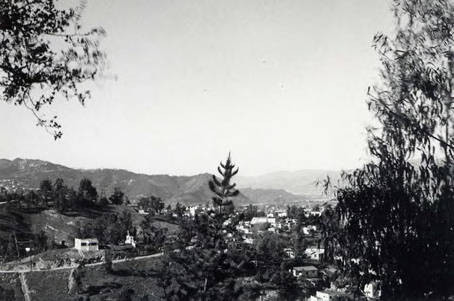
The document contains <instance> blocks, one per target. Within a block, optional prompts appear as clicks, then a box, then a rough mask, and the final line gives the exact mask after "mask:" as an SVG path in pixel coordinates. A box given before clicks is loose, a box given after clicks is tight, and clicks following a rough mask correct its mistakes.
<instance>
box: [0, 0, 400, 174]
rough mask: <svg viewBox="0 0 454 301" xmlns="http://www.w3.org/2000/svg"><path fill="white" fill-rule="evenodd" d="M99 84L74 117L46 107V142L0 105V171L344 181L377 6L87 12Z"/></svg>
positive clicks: (384, 17) (320, 2) (259, 4)
mask: <svg viewBox="0 0 454 301" xmlns="http://www.w3.org/2000/svg"><path fill="white" fill-rule="evenodd" d="M84 24H85V25H87V26H88V25H101V26H103V27H104V28H105V29H106V31H107V33H108V36H107V37H106V39H105V40H104V43H103V47H104V49H105V50H106V52H107V54H108V56H109V60H110V69H109V73H110V74H114V75H115V76H116V77H117V79H116V80H114V79H109V78H108V79H106V80H103V81H98V82H97V83H96V85H95V87H94V90H93V98H92V99H91V100H90V101H89V102H88V103H87V105H86V106H85V107H82V106H80V105H79V104H77V103H76V102H74V103H68V102H65V101H63V102H62V103H61V104H58V105H57V106H55V108H54V109H55V110H56V111H57V112H58V114H59V118H60V122H61V123H62V125H63V126H64V128H63V131H64V135H63V138H62V139H61V140H59V141H54V140H53V138H52V137H51V136H49V135H48V134H47V133H46V132H45V131H44V130H43V129H40V128H37V127H35V120H34V119H33V117H32V116H31V114H30V112H28V111H26V110H24V109H23V108H19V107H14V106H12V105H7V104H4V103H2V104H0V120H1V121H2V127H1V128H0V140H1V141H2V142H1V144H0V157H3V158H8V159H13V158H16V157H22V158H35V159H42V160H49V161H53V162H56V163H61V164H64V165H68V166H71V167H77V168H101V167H105V168H123V169H129V170H132V171H136V172H145V173H169V174H195V173H201V172H214V170H215V167H216V165H217V164H218V162H219V161H220V160H221V159H224V158H225V157H226V155H227V153H228V151H229V150H230V151H232V156H233V159H234V161H236V162H237V164H238V165H239V166H240V169H241V173H242V174H243V175H258V174H262V173H266V172H272V171H278V170H299V169H345V168H353V167H357V166H359V164H360V162H362V161H363V160H365V159H366V158H367V154H366V143H365V142H366V136H365V127H366V126H367V125H369V124H371V122H372V119H371V116H370V115H369V113H368V112H367V107H366V104H365V99H366V91H367V87H368V86H369V85H371V84H373V83H374V82H376V79H377V73H378V66H379V65H378V59H377V55H376V53H375V52H374V50H373V49H372V48H371V41H372V38H373V35H374V34H375V33H376V32H377V31H388V30H389V29H390V28H391V25H392V17H391V13H390V11H389V2H388V1H383V0H247V1H245V0H197V1H193V0H89V1H88V6H87V8H86V10H85V18H84Z"/></svg>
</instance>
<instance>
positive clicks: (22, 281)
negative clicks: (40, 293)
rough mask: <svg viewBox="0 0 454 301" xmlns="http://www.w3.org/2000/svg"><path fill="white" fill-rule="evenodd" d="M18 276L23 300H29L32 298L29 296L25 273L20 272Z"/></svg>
mask: <svg viewBox="0 0 454 301" xmlns="http://www.w3.org/2000/svg"><path fill="white" fill-rule="evenodd" d="M19 278H20V284H21V288H22V293H23V294H24V299H25V301H31V300H32V299H31V298H30V290H29V288H28V284H27V278H25V273H23V272H22V273H20V276H19Z"/></svg>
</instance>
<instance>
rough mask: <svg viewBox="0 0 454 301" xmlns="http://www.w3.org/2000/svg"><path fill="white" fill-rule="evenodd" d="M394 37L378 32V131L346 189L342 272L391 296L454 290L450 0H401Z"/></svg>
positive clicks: (374, 101) (453, 18)
mask: <svg viewBox="0 0 454 301" xmlns="http://www.w3.org/2000/svg"><path fill="white" fill-rule="evenodd" d="M392 8H393V12H394V16H395V20H396V31H395V33H394V34H393V36H391V37H390V36H387V35H385V34H377V35H376V36H375V38H374V46H375V48H376V49H377V51H378V53H379V56H380V60H381V63H382V68H381V72H380V75H381V81H380V83H379V84H377V85H376V86H374V87H372V88H371V89H370V90H369V95H370V98H369V101H368V104H369V109H370V111H371V112H372V113H373V114H374V115H375V117H376V119H377V120H378V123H379V126H378V127H377V128H375V129H372V128H371V129H369V130H368V131H369V140H368V142H369V151H370V154H371V155H372V157H373V159H372V161H371V162H370V163H368V164H366V165H365V166H364V167H363V168H361V169H358V170H356V171H354V172H352V173H349V174H344V176H343V180H344V186H343V187H342V188H340V189H338V190H337V199H338V201H339V203H338V206H337V210H338V213H339V214H340V224H341V226H342V230H341V235H339V236H338V237H337V238H336V239H337V241H336V243H338V244H339V246H340V248H338V249H337V254H336V255H339V256H341V257H342V258H343V267H344V270H345V271H346V272H348V274H349V276H350V277H352V279H356V280H357V282H356V284H357V285H358V288H359V289H360V288H362V286H363V285H364V284H365V283H367V282H369V281H372V280H379V281H380V282H381V285H382V292H383V298H384V299H393V300H394V299H415V298H418V299H419V298H424V297H427V298H434V299H441V298H445V297H447V296H449V295H450V294H452V293H453V285H452V280H453V279H454V231H453V230H454V191H453V188H454V187H453V166H452V162H453V159H454V158H453V156H454V154H453V147H454V146H453V145H454V136H453V133H454V131H453V121H454V120H453V96H454V91H453V84H454V81H453V80H454V78H453V74H452V73H453V70H454V69H453V67H454V61H453V59H454V52H453V46H454V41H453V34H454V3H453V2H452V1H451V0H431V1H422V0H395V1H393V5H392Z"/></svg>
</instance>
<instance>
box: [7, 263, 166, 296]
mask: <svg viewBox="0 0 454 301" xmlns="http://www.w3.org/2000/svg"><path fill="white" fill-rule="evenodd" d="M158 263H159V259H158V258H151V259H144V260H137V261H132V262H123V263H119V264H115V265H114V271H116V272H117V273H114V274H110V273H107V272H106V271H105V269H104V267H103V266H94V267H86V268H85V276H84V278H83V280H82V283H83V286H84V287H87V288H89V290H90V291H92V292H93V293H94V294H93V295H91V296H90V300H117V299H118V296H119V294H120V292H121V291H122V290H124V289H129V288H131V289H133V290H134V292H135V295H134V296H135V298H138V299H137V300H140V298H141V297H143V296H144V295H148V296H149V300H161V298H160V296H161V294H162V291H161V289H160V288H159V287H158V286H157V283H156V279H155V278H150V277H148V278H145V277H141V276H140V275H138V274H137V271H141V270H143V271H146V270H149V269H151V268H156V265H157V264H158ZM134 272H136V273H134ZM70 273H71V270H70V269H66V270H57V271H41V272H32V273H27V274H26V279H27V283H28V286H29V290H30V293H31V294H30V296H31V299H32V300H47V301H60V300H77V299H78V297H80V296H79V295H77V294H72V295H69V294H68V279H69V275H70ZM0 286H2V287H4V288H8V289H11V288H12V289H14V290H15V295H16V298H17V300H24V299H23V294H22V291H21V285H20V281H19V274H0ZM106 297H107V298H110V299H104V298H106ZM134 300H136V299H134Z"/></svg>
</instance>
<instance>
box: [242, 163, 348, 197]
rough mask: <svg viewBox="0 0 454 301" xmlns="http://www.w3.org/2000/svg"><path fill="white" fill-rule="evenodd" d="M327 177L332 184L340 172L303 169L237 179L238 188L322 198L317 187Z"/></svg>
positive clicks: (321, 192) (321, 190) (337, 178)
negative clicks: (283, 191)
mask: <svg viewBox="0 0 454 301" xmlns="http://www.w3.org/2000/svg"><path fill="white" fill-rule="evenodd" d="M327 176H329V177H330V178H331V180H332V181H333V183H335V182H337V181H338V180H339V179H340V171H335V170H319V169H305V170H299V171H279V172H273V173H268V174H265V175H260V176H255V177H241V176H239V177H238V187H240V188H242V187H243V188H246V187H247V188H254V189H259V188H260V189H273V190H274V189H283V190H285V191H287V192H290V193H292V194H297V195H304V196H305V197H306V198H312V199H313V198H323V189H322V187H321V186H317V182H318V181H323V180H325V179H326V177H327Z"/></svg>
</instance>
